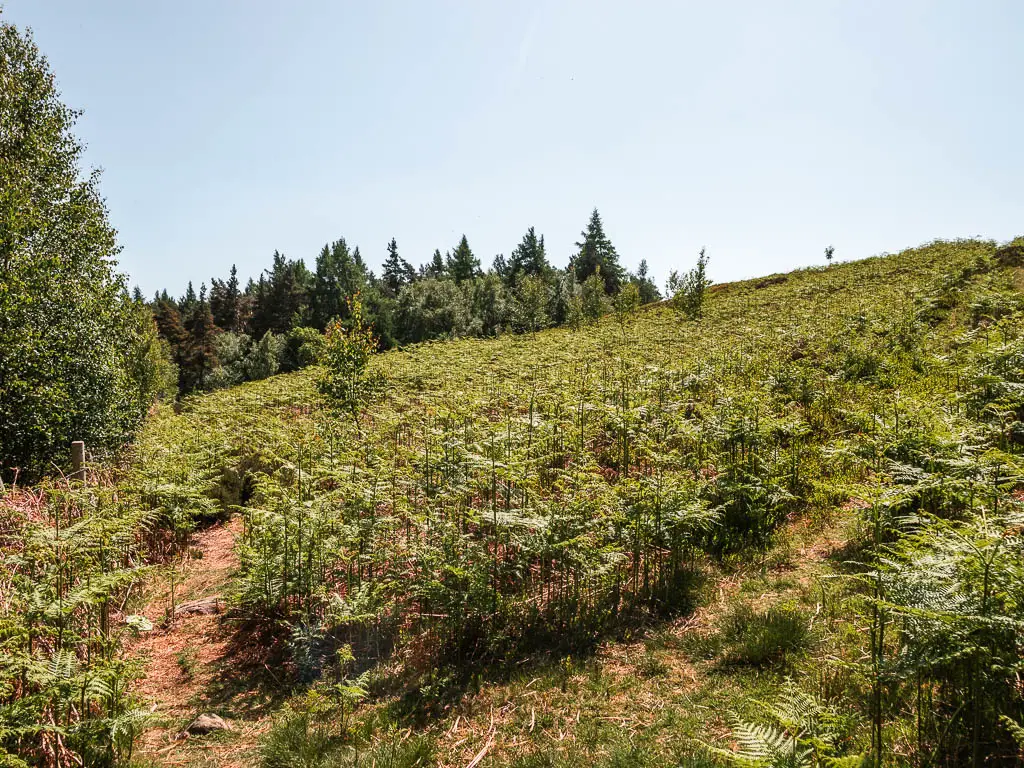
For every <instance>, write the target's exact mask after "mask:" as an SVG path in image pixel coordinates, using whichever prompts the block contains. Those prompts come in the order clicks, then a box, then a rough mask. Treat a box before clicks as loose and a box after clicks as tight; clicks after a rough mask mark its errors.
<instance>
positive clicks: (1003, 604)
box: [0, 241, 1024, 766]
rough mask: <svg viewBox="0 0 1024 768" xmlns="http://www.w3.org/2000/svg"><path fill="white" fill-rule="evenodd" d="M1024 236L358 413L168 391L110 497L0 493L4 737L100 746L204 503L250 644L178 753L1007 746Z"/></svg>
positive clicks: (389, 363) (46, 746) (689, 757)
mask: <svg viewBox="0 0 1024 768" xmlns="http://www.w3.org/2000/svg"><path fill="white" fill-rule="evenodd" d="M1019 248H1020V246H1019V245H1017V246H1007V247H1004V248H1003V249H1001V250H997V248H996V245H995V244H994V243H991V242H981V241H961V242H955V243H942V242H939V243H934V244H932V245H929V246H926V247H923V248H920V249H915V250H909V251H905V252H903V253H901V254H898V255H896V256H891V257H884V258H874V259H868V260H865V261H860V262H854V263H849V264H843V265H837V266H831V267H829V268H825V269H811V270H803V271H799V272H794V273H791V274H788V275H777V276H772V277H769V278H764V279H760V280H755V281H748V282H745V283H737V284H732V285H727V286H719V287H718V288H717V289H715V290H713V291H712V292H711V295H710V296H709V297H708V299H707V301H706V304H705V306H704V307H703V312H702V315H703V316H702V317H701V318H700V319H699V320H691V319H689V317H688V316H687V315H686V314H685V313H684V312H682V311H680V309H681V308H674V307H673V306H671V305H669V304H662V305H658V306H655V307H650V308H645V309H642V310H627V309H623V311H622V312H621V313H619V314H614V315H610V316H608V317H606V318H604V319H603V320H601V321H599V322H596V323H591V324H588V325H585V326H583V327H581V328H580V329H579V330H572V329H569V328H559V329H552V330H547V331H544V332H543V333H537V334H530V335H522V336H507V335H506V336H502V337H500V338H496V339H488V340H483V339H464V340H459V341H450V342H434V343H427V344H422V345H418V346H414V347H407V348H403V349H400V350H395V351H391V352H388V353H385V354H382V355H377V356H374V357H373V358H372V359H371V360H370V363H369V365H370V368H371V370H372V371H374V372H376V373H378V374H379V375H380V377H381V378H382V379H383V381H384V382H385V385H384V387H383V389H381V390H379V393H378V394H377V395H374V396H373V397H372V399H369V400H366V401H364V402H363V403H362V404H361V406H360V407H358V408H356V409H355V411H352V410H341V411H339V410H334V409H333V408H332V407H331V406H330V403H328V402H324V401H323V400H321V396H320V395H319V394H318V388H317V379H318V376H319V375H320V373H319V370H318V369H316V368H310V369H307V370H303V371H299V372H296V373H292V374H288V375H283V376H276V377H273V378H270V379H267V380H265V381H261V382H254V383H250V384H245V385H242V386H240V387H235V388H232V389H226V390H221V391H218V392H215V393H212V394H208V395H202V396H195V397H192V398H187V399H186V400H184V401H183V402H182V403H181V404H180V406H178V407H176V408H174V409H172V408H169V407H163V408H161V409H160V410H159V411H158V412H157V413H156V414H155V416H154V417H153V418H151V419H150V421H149V422H148V423H147V425H146V428H145V430H144V432H143V433H142V435H141V436H140V439H139V440H138V442H137V444H136V446H135V448H134V450H133V455H132V458H131V461H130V463H129V464H128V465H127V466H126V467H124V468H123V469H122V470H120V471H119V472H118V473H117V477H116V478H113V479H112V482H111V483H108V484H98V485H93V486H89V487H88V488H82V489H78V488H70V489H67V488H63V487H47V488H43V489H42V490H41V491H39V493H40V494H41V495H40V496H38V497H36V498H38V499H39V501H38V505H37V506H36V507H33V508H32V509H33V510H35V511H32V512H31V513H25V509H26V506H25V505H24V504H23V505H22V506H21V507H17V506H14V505H10V504H9V505H8V506H6V507H5V509H6V510H8V511H7V512H6V513H5V514H8V515H10V516H12V521H11V523H10V524H9V530H12V531H15V533H14V534H12V535H11V536H9V538H8V539H7V540H6V541H5V544H4V546H5V548H7V549H8V550H9V551H11V552H13V553H15V555H14V559H11V560H9V561H8V562H9V563H10V564H11V565H10V568H11V571H10V574H11V575H10V577H9V587H8V588H7V589H6V590H5V592H4V594H5V595H7V597H6V598H5V606H4V618H3V620H2V621H3V624H2V627H3V633H4V634H3V636H4V637H5V638H6V640H5V641H4V643H5V644H4V646H3V653H4V669H5V670H6V672H5V676H6V678H5V679H6V681H7V682H6V683H5V684H6V685H7V686H8V688H7V692H6V693H5V696H6V697H7V702H8V703H7V704H5V705H4V707H3V709H0V739H3V741H2V742H0V743H2V744H3V745H4V746H5V747H6V748H7V749H8V751H10V752H13V753H17V754H20V755H21V756H22V757H23V758H25V759H27V760H29V761H30V762H35V763H40V764H47V763H51V762H53V761H54V757H55V755H58V754H63V755H65V762H66V761H67V760H69V759H71V758H70V755H71V753H72V752H76V753H78V754H83V755H88V756H89V757H88V758H87V762H89V764H101V763H103V762H106V763H108V764H115V763H118V762H121V763H124V762H126V761H127V760H128V759H129V757H130V755H131V744H132V742H133V740H134V737H135V735H137V733H138V732H139V731H140V730H141V729H142V728H143V727H144V720H145V718H144V717H143V711H144V710H143V708H144V704H145V703H144V702H141V701H135V700H133V699H132V695H131V685H130V681H131V679H132V677H133V675H135V674H140V673H142V672H143V669H142V668H140V666H139V664H138V662H137V661H133V660H132V657H131V655H130V654H127V655H126V652H125V651H124V645H123V640H124V639H126V638H128V637H129V636H130V634H131V633H132V632H134V631H136V630H140V629H141V630H143V631H145V630H146V626H145V622H144V621H142V620H140V619H138V618H126V617H129V616H130V614H131V613H132V612H133V611H135V610H139V608H140V606H141V604H142V600H143V599H142V598H141V597H140V595H139V591H138V590H137V589H133V588H132V587H131V586H129V585H131V584H138V583H141V582H142V580H143V579H148V583H149V584H150V585H168V584H169V581H170V579H171V578H173V576H172V574H173V573H174V570H173V569H172V570H165V569H163V568H159V569H157V570H151V569H148V568H146V567H142V563H143V562H144V561H147V562H167V563H169V564H172V563H176V562H179V561H180V558H187V557H188V556H189V553H190V551H191V549H190V547H191V544H190V542H191V541H192V537H193V536H195V535H197V534H196V531H197V530H198V531H200V533H199V534H198V535H202V534H201V530H202V528H203V526H206V525H209V523H210V521H212V520H216V519H218V518H224V517H227V516H232V515H235V516H240V517H241V520H242V526H243V528H242V533H241V535H240V537H239V538H238V540H237V542H236V544H235V552H236V556H237V563H238V565H237V569H236V571H235V574H234V576H233V578H232V580H231V583H230V584H229V586H228V592H229V602H230V605H231V609H230V612H229V614H228V615H227V616H226V617H225V619H224V620H223V621H225V622H229V623H228V624H225V626H235V627H237V629H236V630H233V631H234V632H235V633H236V634H235V640H236V642H237V644H238V646H239V647H240V648H247V650H246V651H245V653H244V657H243V656H240V657H239V659H238V661H237V662H232V661H231V660H230V659H228V660H227V661H226V663H225V667H224V668H223V669H221V670H219V671H218V675H219V676H218V678H217V679H218V680H219V681H220V683H219V687H218V688H217V689H216V691H213V690H212V689H211V690H201V691H199V692H197V694H196V696H197V698H196V700H195V706H196V708H197V709H196V711H197V712H198V711H199V708H215V709H217V710H218V711H219V713H220V714H223V715H225V716H226V717H228V718H229V719H234V720H235V721H236V723H237V724H238V726H239V728H238V730H237V731H236V732H235V735H234V736H231V735H229V736H227V737H222V738H221V740H220V741H217V740H215V741H214V742H212V746H211V745H209V744H208V745H207V746H208V747H210V749H200V750H189V749H188V748H187V747H180V746H179V747H177V748H176V747H175V746H174V744H175V743H174V742H172V743H170V744H168V745H167V746H166V749H178V751H179V756H178V757H177V758H176V759H177V760H182V759H191V760H194V761H195V762H196V764H197V765H198V764H209V763H208V762H205V763H204V762H203V761H208V760H209V759H210V755H211V754H212V755H214V756H215V755H216V754H217V751H218V746H217V745H218V744H221V745H224V746H225V748H227V747H230V748H231V749H242V750H243V751H245V750H249V752H247V753H246V754H248V755H249V757H247V758H245V760H247V761H249V764H251V763H252V762H259V761H261V762H262V764H263V765H265V766H290V765H296V766H297V765H306V766H308V765H318V766H320V765H322V766H332V765H378V766H379V765H433V764H445V765H450V764H459V765H465V764H467V763H468V762H469V761H470V760H471V759H473V758H474V757H475V756H477V755H478V754H480V760H479V762H478V764H479V765H495V766H497V765H519V766H527V765H531V766H533V765H558V766H561V765H577V764H584V763H587V764H602V765H603V764H607V765H678V764H680V761H684V764H688V765H711V764H717V763H718V762H720V763H723V764H724V763H730V762H735V761H736V760H738V759H739V758H738V757H735V756H734V749H739V750H741V752H743V754H745V755H746V757H747V758H749V760H748V762H753V763H754V764H763V765H783V764H785V765H819V764H820V765H826V764H829V765H831V764H835V763H834V759H836V760H838V759H840V758H843V759H846V760H847V761H848V764H860V762H861V760H862V757H861V756H867V757H865V758H863V759H864V760H866V761H867V762H866V764H871V762H872V761H874V762H880V763H882V764H886V765H954V764H956V765H960V764H968V765H970V764H975V765H980V764H982V762H985V764H1004V765H1013V764H1015V761H1016V760H1017V759H1018V757H1017V756H1018V747H1017V746H1016V744H1015V741H1014V734H1015V733H1019V730H1016V729H1017V726H1016V725H1015V724H1016V723H1020V722H1021V720H1022V715H1024V711H1022V707H1024V701H1022V693H1021V690H1020V688H1019V685H1018V683H1017V678H1018V674H1019V668H1020V663H1021V650H1022V649H1021V647H1020V643H1021V637H1022V633H1021V631H1020V630H1021V620H1022V619H1024V615H1022V611H1024V606H1022V602H1021V594H1022V593H1021V590H1022V587H1024V574H1022V573H1021V568H1022V566H1021V563H1022V559H1021V555H1022V552H1021V549H1022V540H1021V530H1022V524H1024V516H1022V510H1021V502H1020V497H1019V494H1018V489H1019V488H1020V486H1021V473H1020V466H1019V464H1020V460H1019V452H1020V444H1021V440H1022V437H1021V435H1022V434H1024V433H1022V431H1021V430H1022V427H1021V414H1022V413H1024V411H1022V410H1021V409H1022V407H1024V402H1022V401H1021V391H1022V390H1021V384H1022V383H1024V334H1022V331H1024V326H1022V322H1021V321H1022V318H1024V315H1022V314H1021V309H1022V308H1021V304H1020V298H1019V289H1020V285H1021V274H1020V272H1019V268H1018V264H1019V262H1018V260H1017V258H1016V256H1017V255H1018V250H1019ZM19 510H20V511H19ZM198 567H201V563H200V564H199V566H198ZM133 606H134V607H133ZM230 622H236V623H235V624H231V623H230ZM238 622H241V623H238ZM156 631H167V632H173V631H174V622H173V621H171V622H170V624H169V627H168V629H166V630H156ZM641 640H642V641H643V642H642V643H641V642H640V641H641ZM129 645H130V643H129ZM253 657H255V658H257V659H260V660H261V661H260V662H259V663H257V664H255V665H250V666H246V665H243V664H242V663H241V660H242V658H245V659H252V658H253ZM263 664H266V667H265V668H266V669H268V670H271V672H270V675H269V676H267V675H266V674H264V672H263V670H264V666H262V665H263ZM143 667H144V664H143ZM787 677H788V678H791V679H792V682H791V683H787V682H786V679H787ZM228 683H230V685H228ZM225 686H227V687H225ZM253 696H256V698H258V699H259V700H261V701H263V702H264V704H262V705H260V706H259V707H256V708H255V709H253V707H252V705H251V702H252V700H253ZM261 697H262V698H261ZM283 700H287V703H286V704H283V703H282V701H283ZM758 701H764V702H771V703H772V707H771V708H770V709H768V710H766V709H764V708H763V707H761V706H759V705H758V704H757V702H758ZM268 719H269V720H270V721H272V726H271V727H270V728H269V731H267V726H268ZM184 724H185V723H171V724H169V725H170V727H172V728H173V729H177V728H180V727H182V726H183V725H184ZM460 729H461V730H460ZM467 729H468V730H467ZM264 731H266V732H264ZM260 733H262V735H258V734H260ZM211 749H212V751H211ZM62 750H63V752H62ZM715 750H718V751H715ZM161 755H167V752H166V750H165V749H164V748H163V747H161V748H159V749H154V750H151V751H150V753H148V759H152V760H153V761H155V762H156V763H158V764H159V763H160V761H161V760H162V759H163V758H162V757H161ZM224 759H225V760H227V758H224ZM388 761H390V762H388ZM685 761H688V762H685ZM716 761H717V762H716ZM215 762H216V760H215ZM225 764H226V763H225Z"/></svg>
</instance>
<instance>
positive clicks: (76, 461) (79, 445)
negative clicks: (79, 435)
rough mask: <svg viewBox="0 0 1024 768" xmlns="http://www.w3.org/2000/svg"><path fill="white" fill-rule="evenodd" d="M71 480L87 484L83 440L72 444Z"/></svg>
mask: <svg viewBox="0 0 1024 768" xmlns="http://www.w3.org/2000/svg"><path fill="white" fill-rule="evenodd" d="M71 479H72V480H81V481H82V482H83V483H84V482H85V443H84V442H82V441H81V440H75V441H74V442H73V443H71Z"/></svg>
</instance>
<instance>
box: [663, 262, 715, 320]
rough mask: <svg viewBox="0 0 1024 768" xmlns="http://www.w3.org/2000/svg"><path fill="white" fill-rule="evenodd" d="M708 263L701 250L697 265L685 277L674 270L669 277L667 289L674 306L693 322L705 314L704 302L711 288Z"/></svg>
mask: <svg viewBox="0 0 1024 768" xmlns="http://www.w3.org/2000/svg"><path fill="white" fill-rule="evenodd" d="M707 263H708V258H707V256H705V255H704V249H703V248H701V249H700V254H699V255H698V256H697V265H696V266H695V267H694V268H693V269H691V270H690V271H689V272H687V273H686V274H685V275H680V274H679V273H678V272H676V270H674V269H673V270H672V272H671V273H670V274H669V276H668V284H667V289H668V294H669V296H670V297H671V302H672V306H673V307H674V308H675V309H676V311H678V312H681V313H682V314H684V315H686V316H687V317H688V318H690V319H691V320H698V319H699V318H700V317H701V315H702V314H703V312H704V300H705V298H706V296H707V292H708V288H709V287H710V286H711V281H710V280H709V279H708V278H707V275H706V273H705V268H706V267H707Z"/></svg>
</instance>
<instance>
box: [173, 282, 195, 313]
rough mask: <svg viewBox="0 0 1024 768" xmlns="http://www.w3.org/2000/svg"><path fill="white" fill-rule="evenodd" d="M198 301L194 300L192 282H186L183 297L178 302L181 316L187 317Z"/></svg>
mask: <svg viewBox="0 0 1024 768" xmlns="http://www.w3.org/2000/svg"><path fill="white" fill-rule="evenodd" d="M198 303H199V300H198V299H197V298H196V289H195V288H193V287H192V281H191V280H189V281H188V288H187V289H185V295H184V296H182V297H181V300H180V301H179V302H178V307H179V308H180V309H181V312H182V314H183V315H187V314H188V313H189V312H191V311H192V310H193V309H194V308H195V306H196V304H198Z"/></svg>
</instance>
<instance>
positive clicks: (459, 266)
mask: <svg viewBox="0 0 1024 768" xmlns="http://www.w3.org/2000/svg"><path fill="white" fill-rule="evenodd" d="M448 272H449V273H450V274H451V276H452V277H453V278H455V282H457V283H461V282H463V281H465V280H472V279H473V278H474V277H476V276H477V275H479V274H480V260H479V259H477V257H476V256H474V255H473V251H472V250H471V249H470V247H469V241H468V240H466V236H465V235H463V236H462V239H461V240H459V244H458V245H457V246H455V253H454V254H453V255H452V256H450V257H449V259H448Z"/></svg>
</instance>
